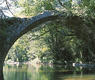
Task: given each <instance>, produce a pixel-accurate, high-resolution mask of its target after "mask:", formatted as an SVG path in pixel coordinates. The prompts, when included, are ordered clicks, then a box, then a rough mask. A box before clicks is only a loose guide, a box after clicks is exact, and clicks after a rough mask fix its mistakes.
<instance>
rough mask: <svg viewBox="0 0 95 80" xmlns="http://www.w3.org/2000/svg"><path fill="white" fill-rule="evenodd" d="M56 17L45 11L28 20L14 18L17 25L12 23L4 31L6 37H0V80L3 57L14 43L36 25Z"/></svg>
mask: <svg viewBox="0 0 95 80" xmlns="http://www.w3.org/2000/svg"><path fill="white" fill-rule="evenodd" d="M58 17H59V16H58V15H55V13H54V12H49V11H46V12H44V13H42V14H39V15H37V16H34V17H32V18H29V19H28V18H16V19H17V21H18V23H14V24H13V25H10V26H9V27H8V28H7V29H6V33H7V36H0V37H1V38H0V41H1V42H0V80H3V65H4V60H5V57H6V55H7V54H8V51H9V49H10V48H11V47H12V45H13V44H14V43H15V41H16V40H17V39H18V38H19V37H21V36H22V35H24V34H25V33H27V32H28V31H30V30H32V29H33V28H36V27H37V26H38V25H40V24H42V23H45V22H47V21H53V20H56V19H58ZM2 37H3V38H2Z"/></svg>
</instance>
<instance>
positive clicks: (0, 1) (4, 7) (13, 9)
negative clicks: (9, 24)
mask: <svg viewBox="0 0 95 80" xmlns="http://www.w3.org/2000/svg"><path fill="white" fill-rule="evenodd" d="M7 1H8V4H9V8H10V10H11V12H12V13H13V14H14V13H15V12H17V11H20V8H16V7H15V6H14V4H13V3H12V1H16V0H7ZM1 9H2V10H3V12H4V14H5V15H6V16H9V17H13V15H12V13H11V12H10V11H9V10H8V8H7V5H6V2H4V0H0V10H1ZM0 14H1V11H0Z"/></svg>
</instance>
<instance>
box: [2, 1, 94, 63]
mask: <svg viewBox="0 0 95 80" xmlns="http://www.w3.org/2000/svg"><path fill="white" fill-rule="evenodd" d="M94 3H95V1H94V0H68V1H61V0H19V1H17V2H15V5H16V7H22V8H23V10H22V11H21V13H20V14H19V15H24V16H26V17H31V16H35V15H37V14H39V13H41V12H43V11H46V10H55V11H58V12H59V13H61V14H63V12H66V13H67V14H68V15H66V16H65V17H66V18H64V19H68V16H69V19H68V20H67V22H64V19H63V18H60V21H54V22H52V23H49V24H47V23H45V24H42V25H39V27H37V28H35V29H34V30H31V31H30V32H28V33H27V34H25V35H23V36H22V37H21V38H20V39H18V40H17V41H16V42H15V44H14V45H13V46H12V48H11V49H10V51H9V54H8V55H7V57H6V60H12V61H18V62H26V61H31V60H34V59H35V58H39V59H40V60H41V62H43V63H49V62H50V63H62V64H67V63H74V62H82V63H88V62H95V26H94V25H95V23H94V22H95V20H94V19H95V11H94V8H95V6H94ZM63 15H64V14H63ZM70 16H71V18H70ZM15 20H16V19H15ZM9 21H10V22H12V21H14V20H12V21H11V20H9ZM7 22H8V21H7ZM63 22H64V23H63ZM65 23H66V24H67V23H68V25H64V24H65ZM6 24H8V23H6ZM5 29H6V28H4V30H5ZM0 32H4V31H0Z"/></svg>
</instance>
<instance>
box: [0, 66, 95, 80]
mask: <svg viewBox="0 0 95 80" xmlns="http://www.w3.org/2000/svg"><path fill="white" fill-rule="evenodd" d="M92 73H93V74H92ZM94 73H95V70H94V69H93V70H89V69H86V68H84V69H83V68H74V67H69V66H60V65H59V66H47V65H44V66H41V65H35V66H33V65H20V66H16V65H13V66H10V65H6V66H4V80H95V74H94ZM0 80H1V79H0Z"/></svg>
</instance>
